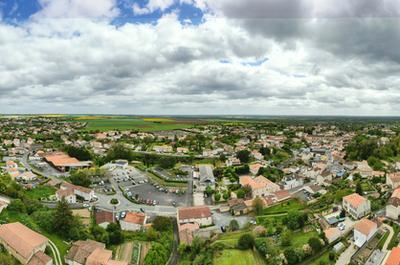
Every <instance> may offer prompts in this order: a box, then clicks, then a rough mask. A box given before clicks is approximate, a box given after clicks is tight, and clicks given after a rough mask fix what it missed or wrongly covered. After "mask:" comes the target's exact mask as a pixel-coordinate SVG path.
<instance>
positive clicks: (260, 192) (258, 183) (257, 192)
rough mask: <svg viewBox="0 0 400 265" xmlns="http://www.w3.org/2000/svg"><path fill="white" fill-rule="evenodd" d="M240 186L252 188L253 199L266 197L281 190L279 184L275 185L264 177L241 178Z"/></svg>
mask: <svg viewBox="0 0 400 265" xmlns="http://www.w3.org/2000/svg"><path fill="white" fill-rule="evenodd" d="M239 182H240V185H242V186H250V188H251V193H252V197H253V198H255V197H257V196H258V197H264V196H267V195H270V194H272V193H274V192H277V191H279V190H280V187H279V185H278V184H275V183H273V182H272V181H270V180H269V179H267V178H265V177H264V176H258V177H255V178H252V177H250V176H242V177H240V180H239Z"/></svg>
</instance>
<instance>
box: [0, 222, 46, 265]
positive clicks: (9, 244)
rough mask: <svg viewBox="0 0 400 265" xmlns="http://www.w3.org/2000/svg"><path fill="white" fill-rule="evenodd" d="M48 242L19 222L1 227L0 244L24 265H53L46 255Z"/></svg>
mask: <svg viewBox="0 0 400 265" xmlns="http://www.w3.org/2000/svg"><path fill="white" fill-rule="evenodd" d="M48 242H49V240H48V239H47V238H46V237H44V236H42V235H41V234H39V233H36V232H35V231H33V230H31V229H29V228H28V227H26V226H25V225H23V224H21V223H19V222H16V223H9V224H4V225H2V226H0V243H1V244H2V245H3V247H4V248H5V249H6V250H7V251H8V252H9V253H10V254H11V255H12V256H14V257H15V258H16V259H17V260H18V261H19V262H21V263H22V264H39V265H51V264H52V259H51V258H50V257H49V256H47V255H46V254H44V251H45V249H46V246H47V244H48ZM34 262H40V263H34Z"/></svg>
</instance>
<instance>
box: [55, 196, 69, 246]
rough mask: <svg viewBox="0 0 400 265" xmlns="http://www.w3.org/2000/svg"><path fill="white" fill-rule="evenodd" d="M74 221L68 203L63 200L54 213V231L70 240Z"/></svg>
mask: <svg viewBox="0 0 400 265" xmlns="http://www.w3.org/2000/svg"><path fill="white" fill-rule="evenodd" d="M73 219H74V217H73V215H72V211H71V210H70V209H69V206H68V203H67V202H66V201H65V200H64V198H63V199H62V200H61V201H59V202H58V204H57V207H56V210H55V213H54V224H53V227H54V231H55V232H56V233H57V234H58V235H60V236H62V237H66V238H70V230H71V228H72V225H73Z"/></svg>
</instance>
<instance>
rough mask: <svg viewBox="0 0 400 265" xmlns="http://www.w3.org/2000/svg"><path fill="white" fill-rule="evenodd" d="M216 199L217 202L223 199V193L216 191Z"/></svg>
mask: <svg viewBox="0 0 400 265" xmlns="http://www.w3.org/2000/svg"><path fill="white" fill-rule="evenodd" d="M214 199H215V201H216V202H219V201H220V200H221V193H219V192H216V193H215V194H214Z"/></svg>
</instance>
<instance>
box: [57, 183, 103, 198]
mask: <svg viewBox="0 0 400 265" xmlns="http://www.w3.org/2000/svg"><path fill="white" fill-rule="evenodd" d="M60 189H61V190H69V191H70V192H73V193H74V194H75V195H76V196H78V197H80V198H82V199H83V200H84V201H92V200H93V199H94V198H95V197H94V190H92V189H89V188H86V187H82V186H78V185H74V184H71V183H69V182H63V183H62V184H61V186H60Z"/></svg>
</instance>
